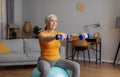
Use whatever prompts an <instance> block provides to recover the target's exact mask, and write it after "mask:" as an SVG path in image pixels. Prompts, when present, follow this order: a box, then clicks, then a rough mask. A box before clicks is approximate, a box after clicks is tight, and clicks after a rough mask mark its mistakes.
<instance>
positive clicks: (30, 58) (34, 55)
mask: <svg viewBox="0 0 120 77" xmlns="http://www.w3.org/2000/svg"><path fill="white" fill-rule="evenodd" d="M39 57H40V52H31V53H27V60H28V61H35V60H36V61H37V60H38V58H39Z"/></svg>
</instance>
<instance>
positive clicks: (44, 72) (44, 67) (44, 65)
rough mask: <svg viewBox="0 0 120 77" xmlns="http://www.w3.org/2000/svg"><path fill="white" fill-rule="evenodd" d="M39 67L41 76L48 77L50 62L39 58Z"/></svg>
mask: <svg viewBox="0 0 120 77" xmlns="http://www.w3.org/2000/svg"><path fill="white" fill-rule="evenodd" d="M38 69H39V71H40V72H41V74H40V77H48V73H49V70H50V64H49V62H47V61H46V60H43V59H39V60H38Z"/></svg>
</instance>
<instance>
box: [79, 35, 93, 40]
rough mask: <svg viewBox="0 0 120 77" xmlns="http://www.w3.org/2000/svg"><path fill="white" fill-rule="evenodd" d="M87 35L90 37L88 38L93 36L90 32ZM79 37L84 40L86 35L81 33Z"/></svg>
mask: <svg viewBox="0 0 120 77" xmlns="http://www.w3.org/2000/svg"><path fill="white" fill-rule="evenodd" d="M87 35H88V38H87V39H90V38H91V37H92V35H91V34H89V33H87ZM79 39H80V40H83V39H85V36H84V35H83V34H81V35H80V36H79Z"/></svg>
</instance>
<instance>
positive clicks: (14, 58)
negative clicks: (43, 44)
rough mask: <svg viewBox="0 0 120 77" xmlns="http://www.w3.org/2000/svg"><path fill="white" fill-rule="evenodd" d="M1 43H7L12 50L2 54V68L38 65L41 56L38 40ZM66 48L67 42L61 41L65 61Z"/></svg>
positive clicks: (0, 59)
mask: <svg viewBox="0 0 120 77" xmlns="http://www.w3.org/2000/svg"><path fill="white" fill-rule="evenodd" d="M0 42H5V43H6V45H7V46H8V48H9V49H10V53H6V54H0V66H14V65H33V64H37V60H38V57H39V56H40V46H39V40H38V39H11V40H0ZM65 46H66V44H65V42H64V41H61V47H60V53H61V58H62V59H65V55H66V54H65V53H66V52H65V51H66V47H65Z"/></svg>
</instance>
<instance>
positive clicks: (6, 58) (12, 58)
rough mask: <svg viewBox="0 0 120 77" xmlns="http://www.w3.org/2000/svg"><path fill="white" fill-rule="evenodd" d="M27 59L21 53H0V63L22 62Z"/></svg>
mask: <svg viewBox="0 0 120 77" xmlns="http://www.w3.org/2000/svg"><path fill="white" fill-rule="evenodd" d="M22 61H27V57H26V55H25V54H22V53H9V54H2V55H0V63H3V62H4V63H9V62H10V63H11V62H16V63H17V62H22Z"/></svg>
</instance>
